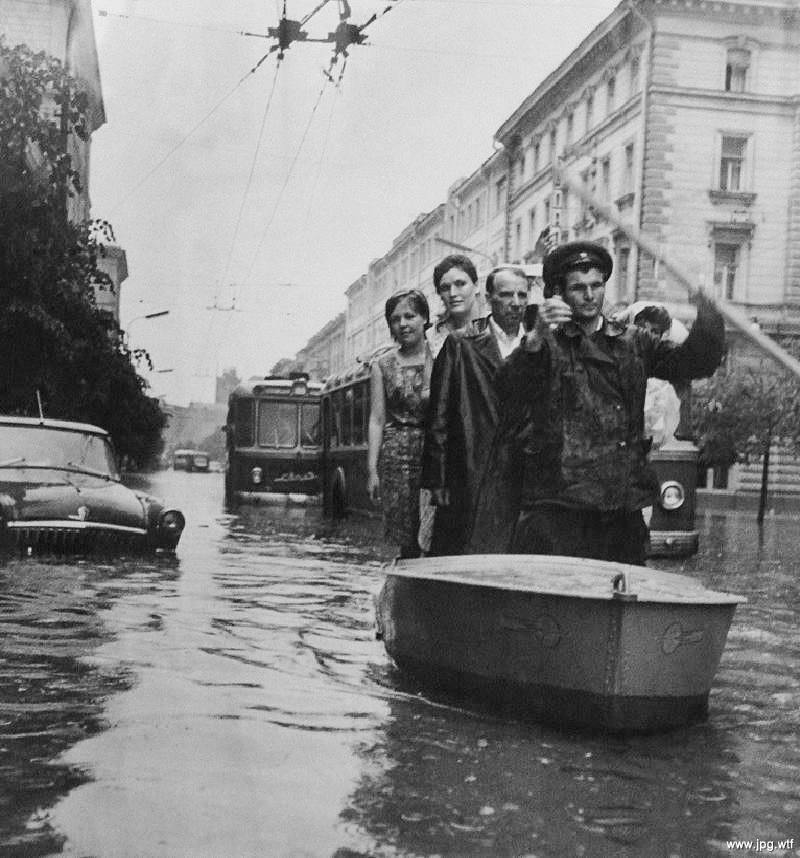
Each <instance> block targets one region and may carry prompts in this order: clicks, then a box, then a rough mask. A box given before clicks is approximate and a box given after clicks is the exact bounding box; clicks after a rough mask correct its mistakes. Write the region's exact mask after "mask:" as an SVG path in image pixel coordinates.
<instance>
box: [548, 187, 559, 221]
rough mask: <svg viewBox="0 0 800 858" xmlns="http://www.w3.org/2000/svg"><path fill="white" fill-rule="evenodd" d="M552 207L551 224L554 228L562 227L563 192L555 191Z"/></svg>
mask: <svg viewBox="0 0 800 858" xmlns="http://www.w3.org/2000/svg"><path fill="white" fill-rule="evenodd" d="M551 202H552V205H551V206H550V215H551V220H550V223H551V225H552V226H554V227H560V226H561V191H553V195H552V197H551Z"/></svg>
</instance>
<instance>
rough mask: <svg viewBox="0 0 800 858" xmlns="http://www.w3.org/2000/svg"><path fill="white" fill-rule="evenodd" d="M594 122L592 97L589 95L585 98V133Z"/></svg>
mask: <svg viewBox="0 0 800 858" xmlns="http://www.w3.org/2000/svg"><path fill="white" fill-rule="evenodd" d="M593 122H594V96H593V95H589V96H588V97H587V98H586V131H587V132H589V131H590V130H591V128H592V123H593Z"/></svg>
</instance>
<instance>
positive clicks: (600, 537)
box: [488, 242, 724, 564]
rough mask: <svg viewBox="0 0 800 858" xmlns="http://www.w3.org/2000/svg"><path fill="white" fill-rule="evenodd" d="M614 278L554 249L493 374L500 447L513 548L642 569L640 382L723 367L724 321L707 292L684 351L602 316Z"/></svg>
mask: <svg viewBox="0 0 800 858" xmlns="http://www.w3.org/2000/svg"><path fill="white" fill-rule="evenodd" d="M611 270H612V260H611V257H610V256H609V254H608V253H607V251H606V250H605V249H604V248H603V247H602V246H600V245H597V244H593V243H591V242H572V243H569V244H565V245H562V246H560V247H558V248H556V250H554V251H553V252H551V253H550V254H549V255H548V256H547V257H546V259H545V261H544V271H543V274H544V279H545V290H546V293H547V291H548V290H549V291H550V292H551V293H552V297H549V298H547V299H546V300H545V301H544V302H543V303H542V305H541V307H540V308H539V314H538V317H537V320H536V324H535V325H534V327H533V330H532V331H531V332H530V333H528V334H527V335H526V337H525V341H524V343H523V345H522V346H521V347H520V348H519V349H517V350H516V351H515V352H514V354H513V355H512V356H511V357H510V358H509V359H508V360H507V361H506V362H505V363H504V364H503V366H502V368H501V369H500V371H499V372H498V377H497V389H498V392H499V397H500V399H501V404H500V411H501V412H502V420H503V426H504V429H505V431H506V438H505V441H506V442H507V443H511V444H514V443H515V444H517V445H518V448H519V449H520V450H521V453H522V455H521V457H520V458H521V460H522V461H520V462H519V467H520V468H521V469H522V470H523V471H524V473H523V485H522V490H521V513H520V515H519V520H518V522H517V525H516V529H515V532H514V536H513V541H512V545H511V550H512V551H514V552H519V553H531V554H562V555H569V556H577V557H591V558H595V559H602V560H615V561H620V562H626V563H634V564H643V563H644V559H645V549H646V544H647V528H646V526H645V524H644V520H643V518H642V512H641V510H642V509H643V508H644V507H646V506H649V505H651V504H652V503H653V502H654V500H655V498H656V496H657V491H658V481H657V479H656V476H655V473H654V472H653V471H652V470H651V468H650V466H649V464H648V461H647V453H648V446H649V443H648V440H647V439H646V438H645V437H644V398H645V385H646V382H647V378H648V377H649V376H654V377H656V378H662V379H666V380H667V381H673V380H680V379H689V378H702V377H704V376H708V375H711V374H712V373H713V372H714V371H715V369H716V368H717V366H718V365H719V363H720V360H721V359H722V354H723V349H724V324H723V321H722V317H721V316H720V315H719V313H718V312H717V311H716V309H715V308H714V306H713V304H712V303H711V302H710V301H708V300H707V299H706V298H704V297H703V296H702V295H700V296H699V297H698V299H697V305H698V312H697V319H696V321H695V323H694V325H693V326H692V329H691V331H690V333H689V336H688V337H687V338H686V340H685V341H684V342H683V343H682V344H680V345H678V344H676V343H674V342H669V341H665V340H662V339H661V338H660V337H658V336H657V335H656V334H652V333H650V332H648V331H646V330H643V329H641V328H638V327H636V326H633V325H624V324H617V323H614V322H612V321H609V320H607V319H605V318H604V317H603V314H602V307H603V301H604V297H605V284H606V281H607V280H608V277H609V276H610V274H611ZM525 409H527V411H525ZM520 415H522V419H520ZM499 434H502V430H501V433H499ZM501 441H502V439H501ZM501 446H502V445H501ZM488 488H489V489H491V488H492V486H489V487H488ZM494 488H495V490H497V489H498V488H502V487H497V486H495V487H494ZM489 494H491V491H489ZM490 527H491V528H492V529H495V527H496V525H495V523H492V522H491V520H490Z"/></svg>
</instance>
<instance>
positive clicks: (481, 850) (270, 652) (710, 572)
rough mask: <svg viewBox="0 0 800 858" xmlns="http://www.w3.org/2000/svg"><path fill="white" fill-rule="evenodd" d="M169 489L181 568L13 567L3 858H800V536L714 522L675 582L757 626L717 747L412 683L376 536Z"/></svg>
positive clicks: (738, 642)
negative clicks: (557, 717)
mask: <svg viewBox="0 0 800 858" xmlns="http://www.w3.org/2000/svg"><path fill="white" fill-rule="evenodd" d="M148 485H150V487H151V489H152V491H153V492H154V493H156V494H159V495H161V496H163V497H165V498H167V499H168V500H169V501H170V503H174V504H177V505H178V506H180V507H181V508H182V509H183V510H184V512H185V513H186V518H187V528H186V532H185V533H184V536H183V539H182V541H181V545H180V546H179V550H178V553H177V557H176V558H173V559H166V558H164V559H157V560H146V561H145V560H142V561H126V562H104V563H100V564H92V563H88V562H80V563H74V564H67V563H45V562H41V561H34V560H25V561H13V562H11V563H9V564H8V565H6V566H2V567H0V623H2V625H0V636H1V637H0V677H1V682H0V772H2V780H1V781H0V853H1V854H3V855H12V856H13V855H20V856H23V855H24V856H32V855H57V854H62V855H68V856H76V858H77V856H81V858H84V856H97V858H106V856H131V858H139V856H193V858H199V856H336V858H355V856H395V855H398V856H399V855H402V856H414V855H419V856H432V855H452V856H538V858H563V856H630V858H642V856H645V858H647V856H659V858H660V856H665V858H666V856H670V858H673V856H681V858H688V856H714V855H746V854H759V853H757V852H756V851H755V845H754V847H753V849H752V850H747V849H732V848H729V846H728V845H727V843H726V841H728V840H732V839H744V840H748V839H749V840H753V841H755V840H756V839H761V840H764V841H773V844H774V847H773V850H772V853H773V854H783V855H788V854H791V855H795V854H796V855H800V747H798V741H797V736H798V728H800V670H799V668H800V634H799V633H798V621H800V584H799V583H798V575H797V566H798V564H797V560H796V557H797V551H798V549H797V546H798V544H800V522H798V521H797V519H796V518H790V517H773V518H770V519H768V521H767V523H766V524H765V527H764V533H763V539H761V540H759V533H758V529H757V528H756V525H755V521H754V518H755V514H754V513H752V512H748V513H728V514H725V515H722V514H720V515H710V514H707V515H706V516H705V517H703V518H701V520H700V522H699V525H700V532H701V552H700V555H699V556H698V557H697V558H693V559H691V560H689V561H686V562H685V563H679V562H659V563H658V564H657V565H658V566H660V567H661V568H665V569H670V570H671V571H688V572H689V573H690V574H694V575H696V576H698V577H700V578H701V579H702V580H703V582H704V583H705V584H706V585H709V586H711V587H712V588H717V589H726V590H731V591H733V592H739V593H742V594H744V595H746V596H747V597H748V599H749V602H748V604H746V605H743V606H741V607H740V608H739V609H738V610H737V613H736V615H735V617H734V621H733V626H732V628H731V632H730V634H729V637H728V644H727V647H726V650H725V653H724V655H723V659H722V665H721V668H720V671H719V673H718V676H717V680H716V682H715V686H714V690H713V692H712V696H711V700H710V718H709V720H708V722H707V723H705V724H702V725H699V726H695V727H692V728H689V729H685V730H680V731H676V732H673V733H668V734H665V735H661V736H650V737H637V738H625V739H623V738H603V737H591V736H584V735H579V734H567V733H559V732H557V731H555V730H552V729H549V728H544V727H540V726H537V725H535V724H526V723H520V722H515V721H512V720H507V719H503V718H500V717H498V716H495V715H493V714H491V713H489V712H483V711H481V710H479V709H475V708H465V707H464V706H463V705H460V704H458V703H457V702H453V701H448V700H446V699H443V698H438V697H437V698H435V699H434V698H432V697H430V696H429V695H426V694H424V693H422V692H421V690H420V689H419V688H417V687H415V686H414V685H412V684H410V683H408V682H406V681H404V680H403V678H402V677H401V676H399V675H398V674H397V672H396V671H395V669H394V668H393V667H392V665H391V664H390V663H389V662H388V660H387V658H386V656H385V653H384V650H383V646H382V644H381V643H380V642H378V641H376V640H375V639H374V634H373V607H372V599H373V594H374V593H375V592H377V588H378V585H379V582H380V562H381V560H382V557H381V555H380V552H379V550H378V549H377V548H376V547H375V546H374V545H370V543H369V540H366V539H364V538H363V536H364V533H365V532H366V531H365V529H364V528H362V533H358V532H356V529H355V528H354V527H352V526H351V527H350V529H349V530H348V529H346V528H344V527H343V528H341V529H339V530H337V529H335V528H333V527H332V526H331V525H329V524H327V523H325V522H323V521H322V520H321V519H320V518H319V515H318V514H317V513H316V512H314V513H310V512H308V513H307V512H305V511H303V510H291V511H286V510H274V509H266V508H245V509H243V510H242V511H241V512H240V513H239V514H237V515H227V514H225V513H224V512H223V505H222V475H221V474H186V473H175V472H164V473H161V474H158V475H154V476H153V477H152V479H150V480H149V482H148ZM789 838H795V843H794V844H792V846H791V847H787V846H783V847H781V848H780V849H779V848H778V841H779V840H784V839H789ZM760 851H761V852H762V853H766V852H768V851H770V850H768V849H766V848H763V849H761V850H760Z"/></svg>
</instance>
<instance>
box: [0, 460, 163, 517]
mask: <svg viewBox="0 0 800 858" xmlns="http://www.w3.org/2000/svg"><path fill="white" fill-rule="evenodd" d="M0 495H5V496H6V498H7V499H10V500H11V501H12V502H13V507H14V511H13V512H11V515H12V516H13V517H14V518H16V519H17V520H20V521H30V522H35V521H51V522H52V521H85V522H102V523H103V524H115V525H122V526H124V527H135V528H142V529H145V528H146V527H147V519H146V516H145V512H144V509H143V507H142V503H141V501H140V500H139V498H138V497H137V495H136V494H135V493H134V492H132V491H131V490H130V489H128V488H126V487H125V486H123V485H122V484H121V483H118V482H115V481H113V480H106V479H103V478H102V477H95V476H92V475H89V474H83V473H75V472H72V471H60V470H49V469H48V470H42V469H38V468H37V469H32V468H19V469H14V470H13V472H9V471H4V472H3V473H0ZM7 503H8V500H7V501H6V504H7Z"/></svg>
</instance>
